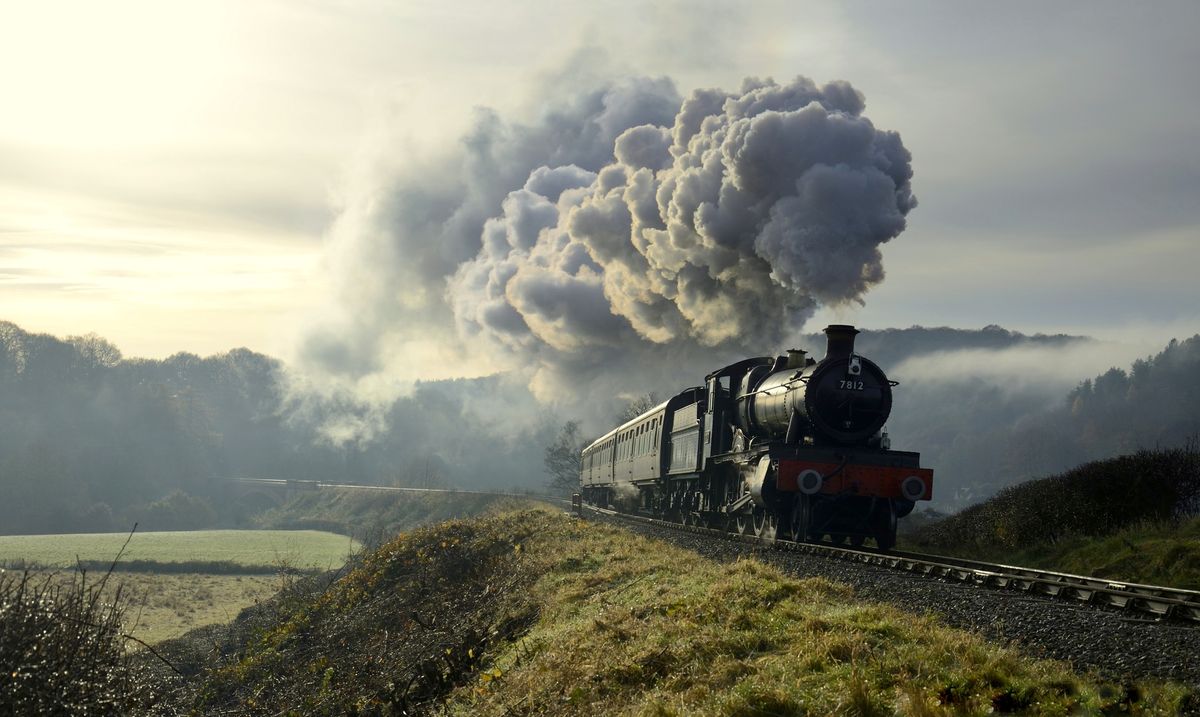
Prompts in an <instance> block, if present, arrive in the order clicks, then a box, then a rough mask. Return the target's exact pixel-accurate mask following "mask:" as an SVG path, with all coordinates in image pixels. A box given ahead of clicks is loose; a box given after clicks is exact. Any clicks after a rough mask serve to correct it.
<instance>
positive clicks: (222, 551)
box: [0, 530, 358, 569]
mask: <svg viewBox="0 0 1200 717" xmlns="http://www.w3.org/2000/svg"><path fill="white" fill-rule="evenodd" d="M127 537H128V534H126V533H80V534H72V535H5V536H0V564H13V563H15V562H18V561H25V562H29V563H36V564H39V565H45V566H53V567H70V566H72V565H74V564H75V562H76V560H85V561H87V560H95V561H111V560H112V559H113V558H115V557H117V553H118V552H120V550H121V545H122V544H124V542H125V539H126V538H127ZM357 549H358V543H356V542H354V541H352V540H350V539H349V538H347V537H346V536H344V535H336V534H334V533H324V532H320V531H316V530H197V531H180V532H163V533H135V534H134V536H133V538H132V539H131V540H130V541H129V546H128V547H127V548H126V549H125V552H124V553H122V554H121V561H123V562H124V561H133V560H149V561H156V562H161V563H188V562H193V561H203V562H218V561H228V562H231V563H237V564H239V565H262V566H278V567H283V566H287V567H291V568H316V569H330V568H336V567H339V566H341V565H342V564H343V563H345V562H346V556H347V555H349V554H350V552H352V551H354V550H357Z"/></svg>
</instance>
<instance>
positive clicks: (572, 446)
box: [543, 421, 587, 494]
mask: <svg viewBox="0 0 1200 717" xmlns="http://www.w3.org/2000/svg"><path fill="white" fill-rule="evenodd" d="M585 445H587V441H586V440H585V439H584V438H582V437H581V436H580V435H579V421H567V422H566V423H564V424H563V427H562V428H561V429H560V430H559V432H558V437H557V438H555V439H554V442H553V443H551V444H550V445H548V446H546V454H545V457H544V458H543V462H544V463H545V466H546V473H548V474H549V475H550V480H549V481H547V482H546V486H547V487H548V488H549V489H550V492H551V493H560V494H568V493H573V492H575V490H576V489H577V488H578V487H579V452H580V451H582V450H583V447H584V446H585Z"/></svg>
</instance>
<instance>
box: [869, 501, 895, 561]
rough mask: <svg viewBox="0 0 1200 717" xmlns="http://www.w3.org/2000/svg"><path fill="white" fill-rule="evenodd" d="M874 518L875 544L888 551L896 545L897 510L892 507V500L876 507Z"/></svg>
mask: <svg viewBox="0 0 1200 717" xmlns="http://www.w3.org/2000/svg"><path fill="white" fill-rule="evenodd" d="M872 518H873V522H874V528H875V544H876V545H878V546H879V549H880V550H881V551H883V552H885V553H886V552H887V551H889V550H891V549H892V548H894V547H896V511H895V510H894V509H893V508H892V504H891V501H884V505H882V506H880V507H879V508H877V509H876V511H875V514H874V515H873V516H872Z"/></svg>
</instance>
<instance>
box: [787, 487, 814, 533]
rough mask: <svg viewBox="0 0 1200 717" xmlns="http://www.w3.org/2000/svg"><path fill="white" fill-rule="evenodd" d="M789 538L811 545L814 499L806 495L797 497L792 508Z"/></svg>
mask: <svg viewBox="0 0 1200 717" xmlns="http://www.w3.org/2000/svg"><path fill="white" fill-rule="evenodd" d="M788 536H789V537H790V538H791V539H792V540H794V541H796V542H797V543H810V542H812V540H813V535H812V499H811V498H809V497H808V496H806V495H799V496H797V497H796V505H794V506H792V515H791V525H790V526H789V530H788Z"/></svg>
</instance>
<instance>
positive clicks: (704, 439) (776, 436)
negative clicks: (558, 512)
mask: <svg viewBox="0 0 1200 717" xmlns="http://www.w3.org/2000/svg"><path fill="white" fill-rule="evenodd" d="M857 334H858V330H857V329H855V328H854V327H853V326H846V325H841V324H835V325H832V326H829V327H828V328H826V329H825V335H826V338H827V345H826V350H825V356H824V357H823V358H822V359H820V360H819V361H818V360H816V359H814V358H811V357H810V356H808V354H807V353H806V352H805V351H801V350H790V351H788V353H787V355H786V356H778V357H760V358H750V359H745V360H743V361H739V362H737V363H734V364H731V365H729V366H726V367H724V368H722V369H719V370H717V371H714V372H712V373H710V374H709V375H708V376H706V377H705V382H704V385H703V386H697V387H693V388H688V389H685V390H684V391H681V392H680V393H678V394H676V395H674V396H672V397H671V398H670V399H668V400H667V401H665V402H663V403H661V404H659V405H658V406H655V407H654V408H652V409H650V410H648V411H646V412H645V413H643V414H641V415H640V416H638V417H636V418H634V419H632V420H630V421H628V422H626V423H625V424H623V425H621V426H618V427H616V428H615V429H613V430H612V431H609V432H608V433H606V434H605V435H603V436H601V437H600V438H598V439H596V440H595V441H594V442H593V443H591V444H590V445H588V446H587V447H586V448H584V449H583V451H582V453H581V455H580V458H581V466H580V476H579V482H580V493H581V495H582V497H583V499H584V500H587V501H588V502H590V503H593V504H595V505H601V506H605V505H612V506H614V507H617V508H618V509H621V510H625V511H629V512H638V513H643V514H649V515H654V516H657V517H665V518H667V519H670V520H675V521H677V522H681V523H685V524H691V525H704V526H709V527H725V528H726V529H729V530H735V531H737V532H740V533H745V534H753V535H756V536H759V537H760V538H762V539H764V540H768V541H769V540H774V539H776V538H783V539H787V540H797V541H801V542H814V541H818V540H822V539H824V538H825V537H826V536H828V538H829V539H830V540H832V541H833V542H835V543H842V542H848V543H850V544H851V545H853V546H862V545H863V544H864V543H865V542H866V540H868V539H870V540H873V541H874V542H875V544H876V546H877V547H878V548H879V549H881V550H889V549H891V548H892V547H893V546H894V545H895V543H896V520H897V518H901V517H904V516H905V515H908V514H909V513H910V512H912V509H913V507H914V506H915V504H916V501H918V500H929V499H930V498H932V496H933V471H932V470H931V469H928V468H921V467H920V455H919V454H917V453H911V452H907V451H893V450H891V445H890V441H889V439H888V435H887V433H886V432H885V431H884V430H883V429H884V424H885V422H886V421H887V418H888V416H889V414H890V413H891V409H892V387H893V386H895V385H896V383H895V382H894V381H889V380H888V378H887V376H886V375H885V374H884V372H883V370H882V369H880V368H879V367H878V366H876V365H875V364H874V363H873V362H871V361H870V360H868V359H867V358H866V357H864V356H860V355H858V354H856V353H855V351H854V338H855V336H856V335H857Z"/></svg>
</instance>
